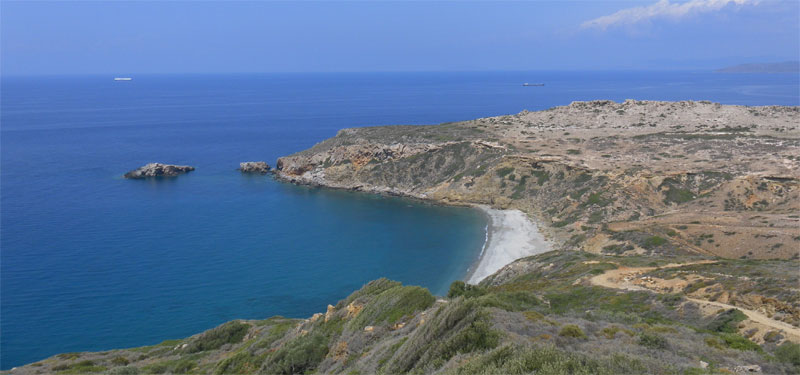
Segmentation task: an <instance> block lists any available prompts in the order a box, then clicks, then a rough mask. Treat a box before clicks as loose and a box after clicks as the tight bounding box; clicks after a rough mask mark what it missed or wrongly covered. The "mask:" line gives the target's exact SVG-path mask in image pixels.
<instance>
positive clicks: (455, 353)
mask: <svg viewBox="0 0 800 375" xmlns="http://www.w3.org/2000/svg"><path fill="white" fill-rule="evenodd" d="M273 171H274V173H275V176H276V177H277V178H279V179H281V180H284V181H288V182H293V183H299V184H308V185H314V186H324V187H330V188H339V189H349V190H356V191H364V192H372V193H381V194H390V195H400V196H408V197H414V198H419V199H425V200H431V201H435V202H441V203H444V204H459V205H475V204H481V205H487V206H491V207H494V208H497V209H518V210H520V211H522V212H524V213H526V214H527V215H529V216H530V217H532V218H533V219H535V221H536V222H537V223H538V224H539V229H540V230H542V231H543V232H544V233H545V235H546V236H548V237H549V239H550V240H551V241H552V242H553V243H555V247H556V250H555V251H551V252H547V253H544V254H539V255H535V256H532V257H527V258H523V259H519V260H517V261H515V262H513V263H511V264H509V265H507V266H505V267H503V268H502V269H500V270H499V271H497V272H495V273H494V274H492V275H490V276H488V277H487V278H485V279H483V281H481V282H480V283H479V284H478V285H470V284H465V283H463V282H454V283H453V285H452V286H451V287H450V291H449V292H448V294H447V296H440V297H435V296H433V295H431V294H430V293H429V292H428V291H427V290H426V289H424V288H419V287H415V286H404V285H401V284H400V283H398V282H394V281H390V280H386V279H380V280H375V281H373V282H370V283H369V284H367V285H364V286H363V287H362V288H361V289H360V290H358V291H355V292H354V293H352V294H351V295H350V296H348V297H347V298H345V299H343V300H341V301H339V302H338V303H336V304H335V305H329V306H328V307H327V308H323V307H322V306H321V307H320V312H319V313H317V314H314V315H313V316H311V317H306V318H305V319H288V318H283V317H273V318H270V319H266V320H238V321H232V322H228V323H225V324H223V325H221V326H219V327H217V328H214V329H212V330H209V331H206V332H204V333H201V334H198V335H195V336H192V337H189V338H185V339H179V340H170V341H165V342H163V343H161V344H158V345H154V346H149V347H141V348H134V349H122V350H112V351H107V352H100V353H65V354H60V355H57V356H54V357H51V358H48V359H45V360H42V361H39V362H36V363H33V364H30V365H26V366H24V367H21V368H17V369H14V370H11V371H10V373H13V374H49V373H65V374H66V373H91V372H109V373H117V374H137V373H142V374H150V373H202V374H210V373H216V374H239V373H263V374H298V373H342V374H373V373H379V374H396V373H409V372H410V373H444V374H471V373H487V374H523V373H532V372H536V373H574V374H630V373H635V374H639V373H691V374H705V373H719V372H724V373H769V374H791V373H798V372H800V344H798V343H800V328H799V327H800V288H798V285H800V279H799V278H800V274H798V272H797V270H798V269H800V260H798V254H799V253H800V206H798V205H800V192H799V190H798V189H800V186H798V184H799V183H800V172H798V171H800V109H798V108H797V107H743V106H725V105H719V104H714V103H708V102H674V103H672V102H643V101H632V100H629V101H625V102H624V103H614V102H610V101H595V102H575V103H572V104H571V105H569V106H564V107H557V108H553V109H550V110H546V111H539V112H527V111H525V112H522V113H519V114H517V115H510V116H500V117H491V118H483V119H477V120H472V121H465V122H459V123H447V124H441V125H434V126H385V127H371V128H357V129H344V130H341V131H340V132H339V133H338V134H337V135H336V137H334V138H331V139H328V140H325V141H323V142H321V143H319V144H317V145H316V146H314V147H313V148H311V149H309V150H305V151H302V152H299V153H297V154H294V155H290V156H287V157H283V158H280V159H279V160H278V163H277V166H276V169H275V170H273ZM323 310H324V311H323Z"/></svg>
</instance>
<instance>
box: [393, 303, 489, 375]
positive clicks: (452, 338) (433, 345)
mask: <svg viewBox="0 0 800 375" xmlns="http://www.w3.org/2000/svg"><path fill="white" fill-rule="evenodd" d="M498 342H499V334H498V333H497V332H495V331H493V330H491V329H490V327H489V323H488V317H487V314H486V313H485V311H484V309H483V308H481V307H480V306H479V305H478V303H477V301H476V299H464V298H457V299H455V300H453V301H451V302H450V303H448V304H446V305H443V306H441V307H439V308H438V309H437V310H436V312H435V313H433V314H428V318H427V319H426V322H425V324H423V325H422V326H420V327H419V328H417V329H416V330H414V331H413V332H412V333H411V335H410V336H409V337H408V341H406V342H405V343H404V344H403V345H402V346H401V347H400V348H399V349H398V350H397V353H396V354H395V355H394V356H393V357H392V360H391V361H390V362H388V363H387V364H386V366H385V367H384V372H385V373H389V374H395V373H406V372H410V371H412V370H414V369H422V368H431V367H433V368H436V367H439V366H441V365H442V364H444V363H445V362H446V361H447V360H449V359H450V357H451V356H453V355H455V354H456V353H467V352H469V351H473V350H486V349H490V348H493V347H495V346H496V345H497V343H498ZM415 371H416V370H415Z"/></svg>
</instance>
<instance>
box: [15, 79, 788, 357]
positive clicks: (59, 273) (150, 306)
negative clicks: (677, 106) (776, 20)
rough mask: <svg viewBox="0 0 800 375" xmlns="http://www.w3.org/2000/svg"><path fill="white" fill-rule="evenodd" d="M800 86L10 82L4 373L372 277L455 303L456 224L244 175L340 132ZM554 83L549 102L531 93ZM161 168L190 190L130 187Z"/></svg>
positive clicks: (295, 304)
mask: <svg viewBox="0 0 800 375" xmlns="http://www.w3.org/2000/svg"><path fill="white" fill-rule="evenodd" d="M798 81H799V80H798V77H797V75H791V74H789V75H785V74H778V75H759V74H753V75H751V74H745V75H720V74H710V73H702V72H688V73H687V72H679V73H676V72H669V73H665V72H640V73H602V72H592V73H558V72H533V73H448V74H442V73H413V74H412V73H393V74H285V75H220V76H213V75H209V76H159V75H150V76H137V77H135V78H134V81H131V82H114V81H112V77H105V76H103V77H92V76H87V77H48V78H3V79H2V87H0V89H2V108H0V109H1V110H2V111H1V115H2V117H1V118H0V123H1V124H2V129H1V133H0V136H1V138H0V140H1V141H2V148H1V149H2V155H1V156H2V165H1V166H2V167H1V168H0V173H1V175H0V191H1V192H2V201H1V202H0V204H2V211H1V212H2V215H1V217H0V219H1V224H2V232H1V233H0V234H1V236H0V249H1V250H2V253H1V254H0V267H1V268H0V282H1V285H0V286H1V287H2V293H1V300H0V302H1V306H0V308H1V309H2V310H1V311H0V313H1V315H0V316H1V317H2V319H1V320H0V328H1V330H2V335H1V336H0V337H1V340H2V342H0V347H1V348H0V349H1V352H0V356H1V357H0V358H1V360H2V363H0V367H2V368H3V369H7V368H10V367H13V366H17V365H20V364H24V363H28V362H32V361H36V360H39V359H42V358H44V357H47V356H50V355H53V354H55V353H60V352H67V351H84V350H105V349H111V348H119V347H129V346H139V345H148V344H155V343H157V342H160V341H162V340H165V339H171V338H180V337H185V336H188V335H191V334H194V333H197V332H200V331H202V330H205V329H208V328H211V327H213V326H215V325H218V324H220V323H222V322H225V321H228V320H231V319H235V318H250V319H256V318H266V317H269V316H272V315H276V314H280V315H285V316H291V317H307V316H309V315H311V314H312V313H314V312H323V311H324V310H325V306H326V305H327V304H328V303H333V302H335V301H336V300H338V299H340V298H342V297H344V296H346V295H347V294H348V293H349V292H351V291H353V290H354V289H357V288H358V287H359V286H360V285H362V284H363V283H365V282H367V281H369V280H371V279H375V278H378V277H381V276H386V277H389V278H392V279H396V280H400V281H403V282H404V283H410V284H417V285H423V286H426V287H428V288H430V289H431V291H432V292H434V293H438V294H442V293H444V292H446V289H447V286H448V285H449V283H450V282H451V281H453V280H455V279H458V278H461V277H463V276H464V273H465V271H466V270H467V268H468V267H469V266H470V265H471V264H472V262H473V261H474V260H475V257H476V256H477V254H478V252H479V251H480V247H481V246H482V243H483V240H484V233H483V228H484V225H485V219H484V218H483V217H482V216H481V215H480V214H479V213H477V212H475V211H473V210H470V209H464V208H451V207H437V206H431V205H424V204H420V203H414V202H409V201H406V200H401V199H392V198H380V197H376V196H370V195H363V194H354V193H347V192H331V191H324V190H319V189H308V188H303V187H296V186H291V185H286V184H282V183H278V182H275V181H273V180H271V179H270V178H266V177H260V176H241V175H240V174H239V173H238V172H236V171H235V170H234V169H235V168H236V167H237V166H238V163H239V162H240V161H248V160H265V161H267V162H269V163H271V164H272V163H274V161H275V159H276V158H277V157H278V156H281V155H287V154H290V153H293V152H296V151H299V150H302V149H305V148H308V147H310V146H312V145H313V144H314V143H316V142H319V141H321V140H323V139H325V138H328V137H331V136H333V135H335V133H336V131H337V130H338V129H340V128H344V127H353V126H364V125H380V124H431V123H439V122H446V121H457V120H466V119H472V118H476V117H483V116H491V115H500V114H508V113H516V112H519V111H521V110H523V109H529V110H536V109H544V108H548V107H551V106H555V105H563V104H569V103H570V102H571V101H573V100H589V99H613V100H618V101H619V100H624V99H626V98H635V99H658V100H686V99H695V100H702V99H707V100H712V101H718V102H722V103H727V104H747V105H766V104H783V105H798V104H799V102H800V99H799V98H798V88H799V87H800V85H799V84H798ZM522 82H545V83H546V84H547V86H545V87H522V86H521V83H522ZM151 161H160V162H167V163H179V164H190V165H194V166H196V167H197V168H198V169H197V171H195V172H192V173H190V174H188V175H186V176H181V177H179V178H176V179H171V180H160V181H128V180H124V179H122V178H121V177H120V176H121V174H122V173H124V172H125V171H127V170H130V169H132V168H135V167H138V166H140V165H142V164H144V163H147V162H151Z"/></svg>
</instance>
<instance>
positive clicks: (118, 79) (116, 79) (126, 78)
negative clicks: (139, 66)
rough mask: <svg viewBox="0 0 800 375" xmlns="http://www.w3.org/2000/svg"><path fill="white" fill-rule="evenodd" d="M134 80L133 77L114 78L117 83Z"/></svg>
mask: <svg viewBox="0 0 800 375" xmlns="http://www.w3.org/2000/svg"><path fill="white" fill-rule="evenodd" d="M132 79H133V78H131V77H114V80H115V81H130V80H132Z"/></svg>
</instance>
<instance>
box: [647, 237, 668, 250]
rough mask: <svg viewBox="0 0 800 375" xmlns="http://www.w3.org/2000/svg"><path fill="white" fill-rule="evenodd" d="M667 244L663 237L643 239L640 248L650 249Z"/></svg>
mask: <svg viewBox="0 0 800 375" xmlns="http://www.w3.org/2000/svg"><path fill="white" fill-rule="evenodd" d="M665 243H667V240H666V239H664V238H663V237H659V236H652V237H647V238H645V240H644V242H642V247H643V248H645V249H652V248H654V247H658V246H661V245H663V244H665Z"/></svg>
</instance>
